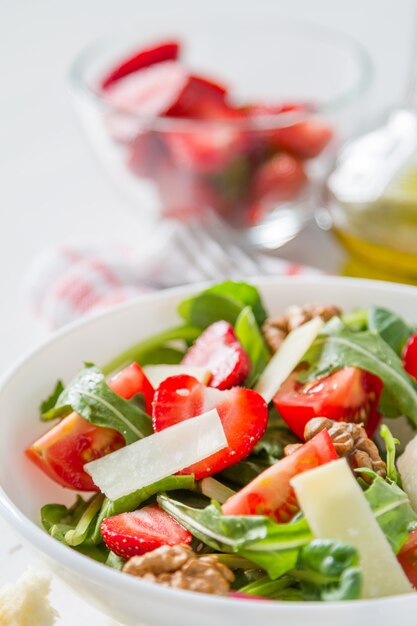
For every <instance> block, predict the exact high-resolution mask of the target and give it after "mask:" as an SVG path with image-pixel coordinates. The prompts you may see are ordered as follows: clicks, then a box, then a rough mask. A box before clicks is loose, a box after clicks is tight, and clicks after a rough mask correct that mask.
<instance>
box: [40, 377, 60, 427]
mask: <svg viewBox="0 0 417 626" xmlns="http://www.w3.org/2000/svg"><path fill="white" fill-rule="evenodd" d="M63 391H64V385H63V382H62V380H58V381H57V383H56V385H55V387H54V390H53V391H52V393H51V394H50V395H49V396H48V397H47V398H46V400H44V401H43V402H41V405H40V407H39V412H40V415H41V420H43V421H48V420H50V419H53V418H52V417H51V416H50V412H51V409H54V408H55V405H56V403H57V400H58V398H59V396H60V395H61V393H62V392H63Z"/></svg>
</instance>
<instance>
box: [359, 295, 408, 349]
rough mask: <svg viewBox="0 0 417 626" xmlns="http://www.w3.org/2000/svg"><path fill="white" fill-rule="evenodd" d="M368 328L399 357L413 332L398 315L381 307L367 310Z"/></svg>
mask: <svg viewBox="0 0 417 626" xmlns="http://www.w3.org/2000/svg"><path fill="white" fill-rule="evenodd" d="M368 328H369V330H370V331H371V332H374V333H378V334H379V335H380V336H381V337H382V339H383V340H384V341H385V342H386V343H387V344H388V345H389V346H390V347H391V348H392V349H393V350H394V352H396V353H397V354H398V356H400V357H401V353H402V349H403V347H404V345H405V343H406V342H407V340H408V339H409V338H410V337H411V335H412V334H413V329H412V328H411V326H409V325H408V324H407V323H406V322H404V320H402V319H401V317H399V316H398V315H396V314H395V313H393V312H392V311H389V310H388V309H384V308H382V307H371V308H370V309H369V310H368Z"/></svg>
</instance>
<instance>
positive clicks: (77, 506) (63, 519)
mask: <svg viewBox="0 0 417 626" xmlns="http://www.w3.org/2000/svg"><path fill="white" fill-rule="evenodd" d="M100 498H101V499H102V496H101V494H95V495H94V496H93V497H92V498H90V499H89V500H84V499H83V498H81V497H80V496H77V498H76V500H75V502H74V504H73V505H72V506H71V507H69V508H68V507H66V506H64V505H63V504H46V505H45V506H43V507H42V508H41V522H42V525H43V527H44V528H45V530H46V531H47V532H48V533H49V534H50V535H51V537H53V538H54V539H56V540H57V541H60V542H61V543H63V544H65V545H67V546H69V547H70V548H72V549H73V550H76V551H77V552H81V554H85V555H86V556H89V557H90V558H93V559H95V560H96V561H100V562H101V563H104V562H105V561H106V559H107V556H108V553H109V550H108V548H106V547H105V546H100V547H97V546H94V545H93V542H92V540H91V536H90V535H91V532H92V529H93V528H94V524H93V521H94V517H95V515H96V513H95V511H94V509H95V506H97V505H98V502H99V500H100ZM95 503H96V504H95ZM74 531H75V533H76V534H75V535H74V534H73V533H74ZM78 533H79V534H78ZM71 534H73V535H72V536H73V537H74V538H75V537H78V536H81V534H82V535H83V537H82V543H78V541H77V540H75V541H74V544H71V543H68V541H67V537H68V536H69V537H71Z"/></svg>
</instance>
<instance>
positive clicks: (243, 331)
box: [235, 306, 270, 387]
mask: <svg viewBox="0 0 417 626" xmlns="http://www.w3.org/2000/svg"><path fill="white" fill-rule="evenodd" d="M235 333H236V336H237V338H238V339H239V341H240V343H241V344H242V346H243V348H244V349H245V350H246V352H247V354H248V356H249V358H250V362H251V371H250V373H249V376H248V378H247V379H246V381H245V385H246V386H247V387H253V386H254V385H255V383H256V382H257V380H258V378H259V376H260V375H261V374H262V372H263V370H264V369H265V367H266V364H267V363H268V361H269V358H270V356H269V350H268V348H267V345H266V343H265V340H264V338H263V336H262V333H261V331H260V330H259V326H258V323H257V321H256V319H255V316H254V314H253V310H252V308H251V307H250V306H247V307H245V308H244V309H242V311H241V312H240V314H239V317H238V318H237V320H236V323H235Z"/></svg>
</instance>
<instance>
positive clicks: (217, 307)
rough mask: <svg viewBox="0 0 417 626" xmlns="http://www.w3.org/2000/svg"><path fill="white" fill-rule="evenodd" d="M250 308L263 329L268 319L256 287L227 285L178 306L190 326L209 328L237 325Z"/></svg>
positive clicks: (210, 289)
mask: <svg viewBox="0 0 417 626" xmlns="http://www.w3.org/2000/svg"><path fill="white" fill-rule="evenodd" d="M247 306H249V307H251V309H252V311H253V314H254V316H255V319H256V322H257V324H258V325H259V326H261V325H262V324H263V323H264V321H265V319H266V312H265V309H264V307H263V304H262V300H261V298H260V295H259V292H258V290H257V289H256V287H254V286H253V285H249V284H247V283H237V282H233V281H226V282H224V283H220V284H219V285H214V286H213V287H210V288H209V289H206V290H205V291H203V292H202V293H200V294H198V295H196V296H193V297H192V298H188V299H187V300H184V301H183V302H181V303H180V305H179V306H178V313H179V314H180V315H181V317H182V318H184V319H185V320H186V321H187V322H188V323H189V324H192V325H193V326H199V327H200V328H207V326H210V324H213V323H214V322H217V321H219V320H225V321H226V322H229V324H232V325H234V324H235V322H236V320H237V318H238V316H239V314H240V313H241V311H242V310H243V309H244V308H245V307H247Z"/></svg>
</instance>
